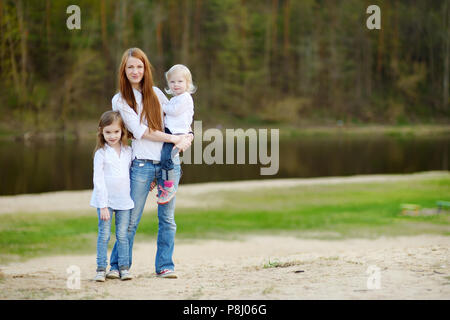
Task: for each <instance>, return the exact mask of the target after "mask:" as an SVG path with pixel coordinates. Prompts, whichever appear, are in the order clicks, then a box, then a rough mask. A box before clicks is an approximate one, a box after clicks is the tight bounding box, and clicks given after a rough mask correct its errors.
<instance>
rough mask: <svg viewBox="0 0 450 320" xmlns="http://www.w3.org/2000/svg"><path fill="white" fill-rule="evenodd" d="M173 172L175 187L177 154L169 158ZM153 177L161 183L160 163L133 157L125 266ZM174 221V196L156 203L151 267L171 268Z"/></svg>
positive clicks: (113, 257)
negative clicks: (172, 164)
mask: <svg viewBox="0 0 450 320" xmlns="http://www.w3.org/2000/svg"><path fill="white" fill-rule="evenodd" d="M173 163H174V168H173V171H174V173H175V177H176V178H175V179H174V187H175V190H176V189H177V188H178V182H179V181H180V175H181V166H180V157H179V156H176V157H175V158H174V159H173ZM155 178H156V179H157V182H158V185H161V184H162V177H161V164H160V163H158V164H154V163H153V162H152V161H151V160H139V159H134V160H133V162H132V163H131V168H130V180H131V181H130V182H131V183H130V186H131V199H133V201H134V208H133V209H132V210H131V215H130V224H129V226H128V243H129V259H130V260H129V266H130V267H131V264H132V257H133V254H132V252H133V243H134V236H135V235H136V230H137V227H138V225H139V222H140V220H141V217H142V212H143V211H144V206H145V201H146V200H147V196H148V193H149V191H150V183H151V182H152V181H153V180H154V179H155ZM158 192H159V191H158ZM176 230H177V225H176V224H175V197H173V199H172V200H170V202H169V203H167V204H162V205H161V204H159V205H158V237H157V242H156V245H157V250H156V259H155V270H156V272H157V273H159V272H161V271H162V270H164V269H170V270H174V268H175V265H174V263H173V260H172V255H173V249H174V244H175V233H176ZM117 252H118V249H117V242H116V243H115V244H114V248H113V251H112V253H111V259H110V263H111V270H117V269H118V257H117Z"/></svg>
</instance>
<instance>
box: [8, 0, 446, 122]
mask: <svg viewBox="0 0 450 320" xmlns="http://www.w3.org/2000/svg"><path fill="white" fill-rule="evenodd" d="M71 4H73V3H72V2H71V1H69V0H62V1H25V0H18V1H2V2H1V3H0V9H1V10H0V31H1V34H2V37H1V38H0V56H1V63H0V110H1V111H2V112H1V113H0V115H1V116H0V121H2V122H7V121H11V120H13V121H16V122H17V123H18V124H19V126H20V127H21V129H22V130H32V129H36V130H46V129H49V128H59V129H66V128H67V123H68V122H70V121H73V120H74V119H80V118H89V119H93V120H96V118H97V117H98V115H99V114H100V113H101V111H103V110H104V109H105V107H107V106H108V105H109V104H110V101H111V97H112V96H113V95H114V94H115V92H116V90H117V69H118V66H119V62H120V61H119V60H120V57H121V55H122V53H123V51H124V50H125V49H126V48H129V47H135V46H136V47H141V48H142V49H143V50H144V51H145V52H146V53H147V55H148V57H149V59H150V61H151V62H152V64H153V65H154V67H155V70H154V78H155V82H156V84H157V85H158V86H159V87H161V88H162V87H164V86H165V85H166V84H165V82H164V72H165V71H166V70H167V69H168V68H169V67H170V66H171V65H173V64H175V63H184V64H187V65H188V66H189V67H190V69H191V70H192V73H193V76H194V81H195V82H196V84H197V85H198V92H197V93H196V94H195V95H194V100H195V104H196V117H197V119H207V120H208V121H209V122H210V123H211V124H212V125H216V124H217V123H218V122H220V120H219V119H224V118H229V119H230V121H232V120H233V119H236V118H240V119H244V120H245V119H250V118H252V117H253V118H254V117H257V118H261V119H263V120H266V121H269V122H281V123H286V124H290V125H299V124H300V123H301V121H302V120H303V121H304V120H306V119H313V120H314V121H316V120H318V118H319V120H321V121H323V122H326V121H329V120H336V119H342V120H344V121H346V122H351V121H361V122H365V121H380V122H383V121H384V122H389V123H393V124H396V123H400V124H403V123H408V122H410V121H420V120H424V121H430V120H433V119H435V120H437V119H441V118H444V119H447V120H448V119H449V116H450V113H449V112H450V108H449V107H448V106H449V101H444V100H445V99H447V100H448V96H449V95H448V94H447V95H446V94H445V93H444V92H443V91H444V90H445V88H446V87H445V85H443V83H444V82H445V79H447V80H446V81H447V83H448V77H449V76H448V73H449V70H448V67H446V64H445V61H447V60H448V59H449V56H448V55H449V50H448V48H447V47H448V41H446V39H447V38H448V34H449V31H448V30H450V22H449V21H450V18H448V17H447V16H448V15H449V10H450V9H449V7H450V6H449V5H448V1H425V0H420V1H414V2H413V3H411V2H409V1H395V2H391V1H382V0H377V1H374V2H373V3H371V4H377V5H379V6H380V8H381V21H382V29H381V30H368V29H367V28H366V25H365V22H366V19H367V18H368V14H366V7H367V3H366V2H363V1H359V0H346V1H320V0H305V1H294V0H274V1H259V0H249V1H242V0H211V1H205V0H196V1H194V0H184V1H175V0H170V1H165V0H139V1H126V0H119V1H113V0H100V1H95V2H93V1H87V0H80V1H77V2H76V4H77V5H79V6H80V8H81V30H68V29H67V28H66V19H67V18H68V14H67V13H66V8H67V7H68V6H69V5H71ZM446 46H447V47H446ZM446 48H447V49H446ZM446 68H447V69H446ZM447 90H448V85H447Z"/></svg>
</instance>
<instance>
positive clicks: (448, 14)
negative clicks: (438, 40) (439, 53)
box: [442, 0, 450, 111]
mask: <svg viewBox="0 0 450 320" xmlns="http://www.w3.org/2000/svg"><path fill="white" fill-rule="evenodd" d="M444 8H445V9H444V15H445V17H444V19H445V20H444V21H445V22H446V25H447V28H446V29H447V30H446V31H444V35H445V54H444V79H443V84H442V87H443V88H442V89H443V96H442V98H443V101H442V107H443V110H444V111H447V110H446V109H448V106H449V101H448V95H449V94H448V86H449V84H448V83H449V74H450V70H449V68H450V67H449V63H450V61H449V42H450V7H449V0H446V2H445V6H444Z"/></svg>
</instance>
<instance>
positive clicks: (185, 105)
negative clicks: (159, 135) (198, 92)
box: [162, 92, 194, 134]
mask: <svg viewBox="0 0 450 320" xmlns="http://www.w3.org/2000/svg"><path fill="white" fill-rule="evenodd" d="M162 108H163V110H164V113H165V114H166V116H165V118H164V124H165V126H166V128H168V129H169V130H170V132H172V134H175V133H184V134H186V133H189V131H191V124H192V119H193V117H194V101H193V100H192V97H191V95H190V93H188V92H185V93H182V94H180V95H178V96H174V97H173V98H171V99H170V100H169V101H168V102H166V103H164V104H163V105H162Z"/></svg>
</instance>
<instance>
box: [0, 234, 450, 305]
mask: <svg viewBox="0 0 450 320" xmlns="http://www.w3.org/2000/svg"><path fill="white" fill-rule="evenodd" d="M449 244H450V243H449V238H448V237H442V236H430V235H424V236H414V237H398V238H379V239H376V240H368V239H352V240H338V241H335V240H333V241H325V240H306V239H300V238H294V237H287V236H251V237H246V238H243V239H240V240H229V241H222V240H221V241H216V240H208V241H202V240H199V241H194V242H186V241H184V242H183V241H178V242H177V244H176V247H175V253H174V262H175V265H176V271H177V274H178V276H179V278H178V279H160V278H157V277H156V276H155V275H154V273H153V272H154V267H153V263H154V255H155V252H156V245H155V244H154V243H137V244H136V245H135V249H134V250H135V252H134V257H135V258H134V262H133V267H132V273H133V275H134V276H135V278H134V279H133V280H130V281H120V280H107V281H106V282H104V283H97V282H94V281H92V280H91V279H92V277H93V276H94V273H95V272H94V271H95V254H94V255H82V256H70V255H68V256H55V257H46V258H37V259H32V260H29V261H27V262H25V263H13V264H10V265H7V266H1V272H2V273H3V279H2V280H1V282H0V298H1V299H163V300H165V299H168V300H171V299H223V300H228V299H261V300H265V299H275V300H276V299H285V300H289V299H450V246H449ZM269 262H270V264H269ZM269 265H272V267H268V266H269ZM276 265H278V266H279V267H275V266H276ZM70 266H77V267H79V268H80V288H79V289H69V288H68V287H67V285H68V283H69V286H70V285H75V284H76V282H73V281H70V279H69V278H70V277H71V276H72V277H73V275H70V274H68V273H67V268H69V267H70ZM370 270H374V271H375V273H372V272H371V271H370ZM377 273H378V275H379V288H378V289H377V282H376V281H370V279H375V277H377ZM368 281H369V286H368V284H367V283H368Z"/></svg>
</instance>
